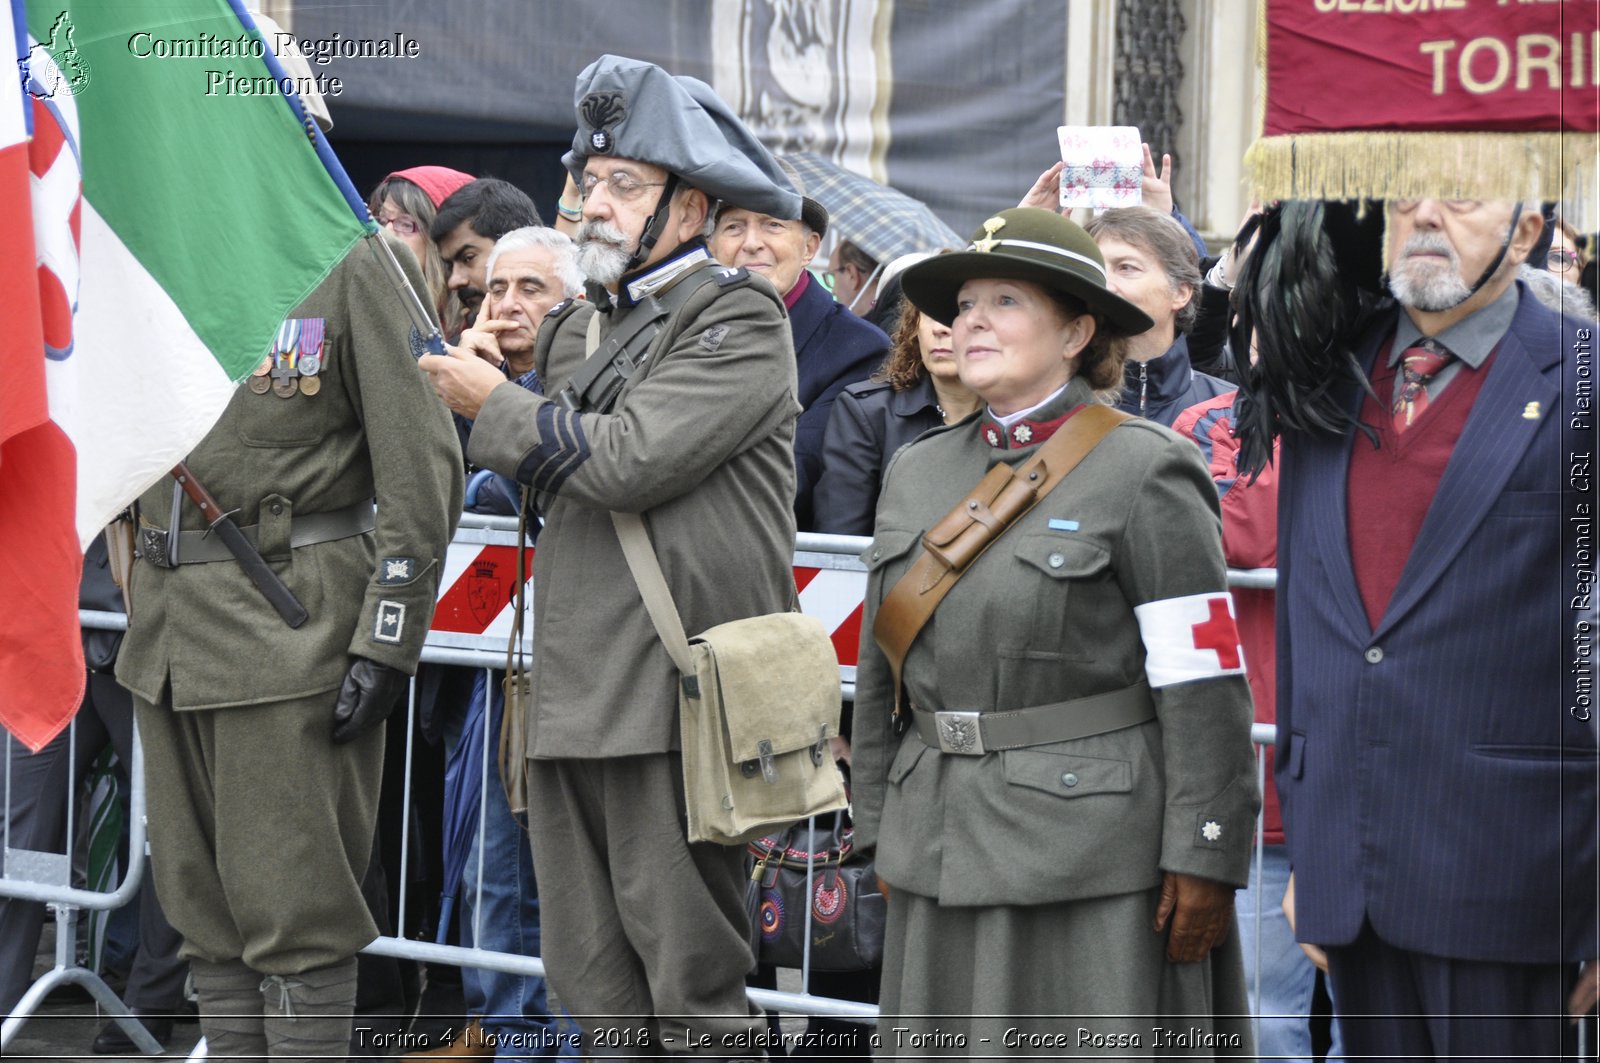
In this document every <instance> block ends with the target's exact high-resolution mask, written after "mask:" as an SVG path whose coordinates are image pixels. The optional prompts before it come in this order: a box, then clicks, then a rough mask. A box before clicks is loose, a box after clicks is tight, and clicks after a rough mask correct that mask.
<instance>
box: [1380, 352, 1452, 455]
mask: <svg viewBox="0 0 1600 1063" xmlns="http://www.w3.org/2000/svg"><path fill="white" fill-rule="evenodd" d="M1454 358H1455V355H1453V354H1451V353H1450V351H1449V349H1448V348H1446V347H1445V346H1444V345H1442V344H1441V343H1440V342H1439V341H1438V340H1436V339H1433V338H1432V337H1430V336H1424V337H1423V338H1422V339H1420V340H1418V341H1417V342H1416V343H1414V344H1412V345H1411V346H1410V347H1407V348H1406V349H1405V353H1404V354H1402V355H1401V357H1400V380H1401V383H1400V394H1399V395H1397V396H1395V400H1394V430H1395V431H1396V432H1404V431H1405V430H1406V429H1407V428H1410V427H1411V425H1412V424H1413V423H1414V422H1415V421H1416V419H1417V418H1418V417H1421V416H1422V411H1423V410H1426V409H1427V408H1428V381H1430V380H1432V379H1433V378H1434V376H1435V375H1436V374H1437V373H1438V372H1439V370H1441V369H1443V368H1444V367H1445V366H1447V365H1449V364H1450V362H1451V361H1452V360H1453V359H1454Z"/></svg>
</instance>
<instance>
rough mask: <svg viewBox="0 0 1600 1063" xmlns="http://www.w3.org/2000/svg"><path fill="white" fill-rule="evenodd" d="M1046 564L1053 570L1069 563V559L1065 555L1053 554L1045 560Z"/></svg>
mask: <svg viewBox="0 0 1600 1063" xmlns="http://www.w3.org/2000/svg"><path fill="white" fill-rule="evenodd" d="M1045 563H1046V564H1048V565H1049V566H1050V567H1051V568H1060V567H1061V566H1062V565H1064V564H1066V563H1067V558H1066V555H1065V554H1051V555H1050V556H1049V557H1047V558H1045Z"/></svg>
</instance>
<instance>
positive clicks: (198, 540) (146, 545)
mask: <svg viewBox="0 0 1600 1063" xmlns="http://www.w3.org/2000/svg"><path fill="white" fill-rule="evenodd" d="M377 525H378V518H377V513H376V511H375V510H374V509H373V506H372V503H371V502H357V503H355V504H354V505H349V506H345V507H344V508H343V509H333V510H329V511H328V512H326V513H307V514H304V515H302V514H298V513H297V514H295V515H294V516H293V517H292V518H291V519H290V522H289V548H290V549H291V550H298V549H300V548H301V547H302V546H311V545H313V544H315V543H327V542H333V541H334V540H335V539H348V538H350V537H351V536H354V535H365V534H366V533H367V532H369V531H372V529H374V528H375V527H377ZM239 530H240V531H242V532H243V533H244V537H245V538H246V539H248V540H249V541H250V545H251V546H255V545H257V538H256V537H257V535H258V533H259V530H260V525H258V524H252V525H250V526H249V527H246V528H240V529H239ZM171 535H172V533H171V532H169V531H167V530H165V529H163V528H140V529H139V544H138V545H139V556H140V557H142V558H144V559H145V560H146V561H148V562H150V564H152V565H155V566H156V567H157V568H176V567H177V566H178V565H198V564H204V563H206V562H209V561H232V560H234V556H233V554H232V552H231V551H229V549H228V547H227V545H226V544H225V543H224V542H223V541H222V540H221V538H219V537H218V536H214V535H210V534H209V533H208V532H205V531H180V532H178V543H177V546H178V549H177V559H176V561H173V562H170V563H169V562H168V560H167V559H168V557H170V556H171V554H170V553H169V551H168V549H167V548H168V539H169V538H170V537H171Z"/></svg>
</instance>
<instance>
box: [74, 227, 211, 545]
mask: <svg viewBox="0 0 1600 1063" xmlns="http://www.w3.org/2000/svg"><path fill="white" fill-rule="evenodd" d="M82 224H83V229H82V232H83V241H82V246H83V265H82V268H83V287H82V289H81V291H80V295H79V303H78V306H79V311H78V313H77V315H76V317H75V318H74V319H73V332H74V339H75V340H76V348H75V353H74V354H73V356H72V357H71V358H68V359H67V360H66V361H64V362H51V363H49V365H48V367H47V370H46V372H47V374H48V376H47V379H48V381H49V388H50V418H51V420H53V421H55V422H56V424H58V425H60V426H61V428H62V429H63V430H64V431H65V432H66V433H67V435H68V436H70V437H71V438H72V442H73V445H74V446H76V447H77V450H78V539H79V540H80V542H81V543H82V544H83V546H84V547H85V548H87V547H88V544H89V543H91V542H92V541H93V540H94V537H95V536H96V535H98V534H99V533H100V529H101V528H103V527H105V525H106V523H107V522H108V521H110V520H111V518H112V517H114V516H116V515H117V512H118V511H119V510H120V509H122V507H123V506H125V505H127V503H128V499H130V498H136V497H138V495H139V494H140V493H142V492H143V491H144V489H145V488H147V487H149V486H150V485H151V484H153V483H155V482H156V481H157V480H159V479H161V477H163V476H165V475H166V474H167V472H168V471H169V470H170V469H171V468H172V466H173V465H175V464H176V463H177V462H178V461H180V460H182V459H183V458H184V457H185V456H186V455H187V454H188V453H189V451H191V450H193V449H194V448H195V446H196V444H198V443H199V442H200V440H201V439H203V438H205V435H206V433H207V432H209V431H210V430H211V427H212V425H214V424H216V421H217V418H218V417H220V416H221V415H222V410H223V408H224V407H225V406H227V404H228V400H229V399H230V398H232V397H233V393H234V390H235V385H234V383H233V382H232V381H231V380H229V379H228V375H227V373H225V372H223V370H222V366H220V365H219V364H217V360H216V357H215V356H214V355H213V354H212V353H211V350H210V348H208V347H207V346H206V345H205V343H203V342H202V341H201V339H200V337H199V336H198V335H196V334H195V331H194V329H192V328H190V327H189V322H188V320H187V319H186V318H185V317H184V315H183V312H182V311H180V310H179V309H178V306H177V304H176V303H174V302H173V301H172V299H171V297H170V296H168V295H167V293H166V291H165V290H164V289H163V288H162V287H161V285H160V284H158V283H156V280H155V278H154V277H152V276H150V274H149V273H147V272H146V271H145V269H144V266H143V265H141V264H140V262H139V260H138V259H137V258H135V257H134V255H133V253H132V252H131V251H129V250H128V248H127V247H126V245H124V244H123V242H122V240H121V239H119V238H118V236H117V234H116V233H115V232H113V231H112V229H111V227H110V226H109V225H107V224H106V222H105V220H104V219H103V218H101V216H100V215H99V213H98V212H96V211H95V209H94V207H93V206H92V205H91V204H90V203H89V201H88V200H87V199H85V200H84V201H83V215H82ZM136 488H137V490H136ZM158 519H159V520H160V521H163V522H164V521H165V520H166V515H165V514H163V515H161V516H160V517H159V518H158Z"/></svg>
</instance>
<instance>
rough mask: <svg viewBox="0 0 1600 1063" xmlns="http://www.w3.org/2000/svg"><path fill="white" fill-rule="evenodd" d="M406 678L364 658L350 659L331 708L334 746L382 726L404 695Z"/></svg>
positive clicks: (404, 675) (386, 666)
mask: <svg viewBox="0 0 1600 1063" xmlns="http://www.w3.org/2000/svg"><path fill="white" fill-rule="evenodd" d="M406 681H407V680H406V674H405V673H404V672H402V671H400V670H399V669H398V668H390V667H389V666H388V665H386V664H379V663H378V662H377V661H369V660H367V658H365V657H352V658H350V670H349V671H348V672H346V673H345V676H344V685H343V686H341V687H340V688H339V700H338V701H337V702H336V703H334V706H333V741H334V744H335V745H343V744H344V743H345V742H353V741H355V740H356V739H357V738H360V737H361V736H362V735H364V734H366V733H367V732H368V731H370V730H372V729H373V728H374V727H377V726H378V725H380V724H382V723H383V721H384V720H387V719H388V718H389V714H390V713H391V712H393V711H394V707H395V706H396V705H398V704H399V703H400V697H401V695H403V694H404V693H405V692H406Z"/></svg>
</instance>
